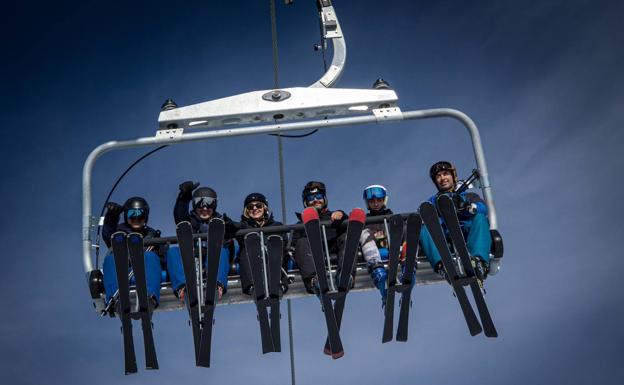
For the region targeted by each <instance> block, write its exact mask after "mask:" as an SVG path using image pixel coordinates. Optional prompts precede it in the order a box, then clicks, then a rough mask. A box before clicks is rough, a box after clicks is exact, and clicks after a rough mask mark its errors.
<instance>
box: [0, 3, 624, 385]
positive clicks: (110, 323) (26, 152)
mask: <svg viewBox="0 0 624 385" xmlns="http://www.w3.org/2000/svg"><path fill="white" fill-rule="evenodd" d="M212 3H216V4H212ZM212 3H209V2H197V1H191V2H184V3H180V4H173V3H169V2H155V1H137V2H132V3H131V4H129V3H127V2H121V1H114V2H106V3H102V2H96V1H82V2H66V3H62V4H60V3H45V4H38V3H35V2H33V3H24V2H22V3H12V4H10V5H8V7H7V8H6V11H5V23H3V24H4V25H3V27H2V28H3V32H4V33H3V35H4V36H5V40H4V49H3V52H4V58H5V60H3V64H2V66H3V71H2V82H1V83H0V84H2V91H3V92H2V93H1V96H0V98H1V99H0V101H1V102H2V106H3V107H4V114H3V116H4V117H5V118H4V122H5V123H4V125H3V128H2V132H3V136H4V140H3V141H2V142H1V143H0V147H1V151H0V161H1V162H2V164H3V166H4V167H3V171H2V184H1V185H0V194H1V196H2V202H4V214H5V215H3V216H2V217H0V225H1V226H2V227H1V228H2V230H3V232H2V233H3V237H2V239H3V250H4V253H3V255H2V257H1V258H2V267H3V272H4V279H3V280H2V281H1V282H0V292H1V293H2V295H0V305H1V306H2V309H3V310H4V311H3V317H1V319H0V331H1V333H0V358H1V359H0V362H1V363H0V371H1V372H2V377H3V378H5V381H6V382H7V383H12V384H35V383H41V382H45V383H49V384H57V383H58V384H83V383H85V382H87V381H89V382H91V383H93V384H109V383H118V382H122V381H123V383H127V384H133V383H147V382H149V383H150V384H161V383H162V384H169V383H172V382H173V381H176V382H179V383H188V382H193V381H203V382H205V381H209V382H211V383H247V382H254V383H269V382H270V383H288V382H289V380H290V374H289V367H288V353H287V351H285V352H284V353H282V354H270V355H265V356H262V355H261V354H260V341H259V333H258V331H257V326H256V321H255V311H254V308H253V307H252V306H251V305H241V306H228V307H222V308H219V309H218V310H217V316H216V318H217V320H216V325H215V338H214V341H213V351H214V352H215V353H214V355H213V367H212V368H210V369H207V370H206V369H199V368H195V367H194V365H193V362H192V359H193V358H192V341H191V333H190V328H189V327H188V326H187V321H186V314H185V313H184V312H174V313H163V312H160V313H157V314H156V315H155V317H154V323H155V338H156V348H157V351H158V354H159V359H160V363H161V369H160V370H159V371H155V372H145V371H140V373H139V374H137V375H133V376H128V377H124V375H123V360H122V345H121V336H120V333H119V321H118V320H115V319H104V318H100V317H99V316H98V315H97V314H95V312H93V310H92V308H91V302H90V298H89V294H88V291H87V288H86V285H85V282H84V273H83V269H82V263H81V242H80V234H81V233H80V227H81V172H82V164H83V162H84V160H85V158H86V156H87V155H88V154H89V152H90V151H91V150H92V149H93V148H94V147H96V146H97V145H99V144H101V143H103V142H106V141H109V140H119V139H133V138H138V137H144V136H152V135H154V133H155V131H156V129H157V122H156V119H157V115H158V111H159V107H160V105H161V103H162V102H163V101H164V100H165V99H166V98H168V97H172V98H174V99H175V100H176V101H177V102H178V104H179V105H187V104H192V103H197V102H201V101H205V100H211V99H215V98H220V97H225V96H230V95H235V94H238V93H242V92H247V91H252V90H259V89H268V88H271V87H272V79H273V77H272V62H271V40H270V25H269V13H268V2H266V1H253V2H252V1H244V2H212ZM277 3H278V32H279V48H280V69H281V71H280V79H281V84H282V85H283V86H306V85H308V84H311V83H313V82H314V81H316V80H317V79H318V78H319V77H320V76H321V75H322V72H323V71H322V62H321V57H320V54H318V53H315V52H314V51H313V50H312V44H313V43H315V42H317V39H318V26H317V20H316V15H315V7H314V2H312V1H303V0H298V1H296V2H295V4H294V5H293V6H291V7H285V6H283V4H281V2H279V1H278V2H277ZM335 7H336V12H337V13H338V16H339V17H340V21H341V24H342V27H343V30H344V33H345V36H346V41H347V51H348V53H347V66H346V70H345V73H344V76H343V78H342V79H341V81H340V82H339V84H338V86H339V87H353V88H368V87H370V85H371V84H372V82H373V81H374V80H375V79H376V78H378V77H383V78H385V79H387V80H388V81H389V82H390V84H391V85H392V86H393V87H394V89H395V90H396V92H397V94H398V95H399V105H400V106H401V108H402V109H403V110H416V109H423V108H434V107H452V108H457V109H459V110H462V111H464V112H466V113H467V114H469V115H470V116H471V117H472V118H473V119H474V120H475V122H476V123H477V125H478V126H479V128H480V130H481V135H482V140H483V144H484V147H485V151H486V158H487V161H488V165H489V171H490V178H491V182H492V185H493V187H494V197H495V200H496V204H497V209H498V215H499V222H500V229H501V232H502V234H503V236H504V238H505V247H506V256H505V260H504V264H503V269H502V271H501V272H500V274H498V275H497V276H494V277H492V278H491V279H490V280H488V282H487V288H488V295H487V301H488V304H489V305H490V309H491V312H492V315H493V318H494V321H495V323H496V325H497V327H498V329H499V333H500V338H498V339H496V340H491V339H485V338H483V337H476V338H471V337H470V336H469V335H468V333H467V331H466V327H465V325H464V323H463V320H462V318H461V313H460V311H459V309H458V307H457V305H456V301H455V299H454V298H453V297H452V296H451V294H450V289H449V288H448V287H446V286H444V285H435V286H430V287H423V286H418V287H417V288H416V289H415V291H414V294H413V297H414V306H413V310H412V316H411V321H410V341H409V342H408V343H406V344H399V343H391V344H384V345H382V344H381V343H380V339H381V330H382V313H381V309H380V306H379V300H378V296H377V294H375V293H373V292H367V293H361V294H353V295H352V296H350V298H349V301H348V304H347V310H346V315H345V320H344V325H345V327H344V329H343V331H342V333H341V334H342V336H343V341H344V344H345V347H346V349H347V355H346V356H345V357H344V358H342V359H340V360H337V361H332V360H330V359H327V357H326V356H324V355H323V354H322V352H321V348H322V341H323V340H324V321H323V317H322V313H321V312H320V311H319V306H318V302H317V301H316V300H315V299H313V298H306V299H301V300H296V301H293V310H294V333H295V334H294V336H295V345H296V351H295V356H296V370H297V383H299V384H315V383H319V382H324V383H329V384H334V383H335V384H340V383H365V384H368V383H371V384H378V383H389V382H392V383H396V384H412V383H416V382H419V383H426V384H445V383H450V382H455V381H457V380H458V379H464V380H465V381H466V382H468V383H482V384H500V383H506V384H516V383H518V384H520V383H522V384H524V383H536V384H551V383H569V384H584V383H588V382H590V381H591V382H594V383H601V384H616V383H619V379H620V378H621V377H622V375H624V371H623V369H622V366H621V362H622V359H623V358H624V356H623V353H622V349H621V346H622V344H623V343H624V333H623V332H622V329H621V325H622V322H623V321H624V301H623V300H622V296H621V295H620V292H621V290H622V289H621V287H620V285H619V282H618V281H619V277H620V275H621V273H620V272H621V271H622V268H624V262H623V260H622V258H621V251H620V247H618V246H619V241H620V239H621V228H620V223H619V219H620V218H619V216H620V215H621V213H622V212H624V203H623V202H624V201H623V200H622V198H621V194H620V191H621V189H622V182H621V181H620V178H619V175H618V174H619V172H620V170H622V169H623V167H624V157H623V156H622V154H621V146H622V143H623V142H624V130H623V129H622V125H623V123H624V114H623V113H622V101H623V100H624V91H622V90H623V89H624V75H622V71H621V68H623V67H624V52H623V51H622V49H621V41H620V40H621V36H623V35H624V27H622V24H621V21H620V18H621V17H620V15H621V14H622V11H624V9H623V6H622V4H620V3H617V2H607V1H598V2H597V1H592V2H590V1H577V0H575V1H548V2H543V1H524V2H513V1H475V2H455V1H438V2H422V1H418V2H417V1H392V2H388V3H387V4H383V5H380V4H379V2H375V1H358V2H357V3H356V2H354V1H344V0H343V1H335ZM7 38H8V39H7ZM284 150H285V159H286V186H287V187H286V192H287V211H288V220H289V222H293V221H294V214H293V213H294V211H295V210H300V208H301V203H300V200H299V199H300V190H301V187H302V186H303V184H304V183H305V182H307V181H308V180H310V179H320V180H323V181H325V182H326V184H327V186H328V188H329V195H330V197H329V198H330V207H332V208H342V209H345V210H348V209H350V208H351V207H354V206H359V205H361V203H362V202H361V198H360V197H361V189H362V188H363V187H364V186H366V185H369V184H373V183H380V184H384V185H385V186H387V187H388V188H389V190H390V206H391V207H392V208H393V209H394V210H395V211H400V212H407V211H410V210H414V209H415V208H416V207H417V206H418V204H419V203H420V202H421V201H422V200H424V199H425V198H426V197H427V196H428V195H430V194H431V193H432V192H433V185H432V184H431V182H430V180H429V179H428V175H427V170H428V167H429V165H430V164H431V163H433V162H435V161H437V160H440V159H448V160H451V161H453V162H455V163H456V164H457V165H458V167H459V171H460V174H462V175H466V174H467V173H468V172H469V171H470V170H471V169H472V168H473V166H474V161H473V159H472V154H471V151H470V147H469V140H468V136H467V134H466V132H465V130H464V129H463V128H462V127H461V126H459V125H458V124H457V123H456V122H453V121H450V120H432V121H419V122H410V123H403V124H388V125H380V126H363V127H351V128H344V129H340V130H328V131H321V132H319V133H318V134H316V135H313V136H311V137H309V138H307V139H305V140H289V141H287V142H286V143H285V149H284ZM143 152H144V150H128V151H124V152H115V153H109V154H106V155H105V156H104V157H102V158H101V160H100V161H99V162H98V163H97V165H96V168H95V170H94V201H95V206H94V211H98V210H99V207H97V206H98V205H100V204H101V203H100V202H101V201H102V200H103V199H104V197H105V196H106V193H107V192H108V190H109V188H110V186H111V184H112V183H113V182H114V180H115V179H116V177H117V176H118V175H119V174H120V173H121V172H122V171H123V170H124V169H125V167H126V166H127V165H128V164H129V163H130V162H131V161H133V160H134V159H135V158H136V157H138V156H139V155H140V154H142V153H143ZM187 179H193V180H198V181H200V182H202V183H203V184H207V185H210V186H213V187H214V188H215V189H216V190H217V191H218V192H219V194H220V196H221V200H220V207H219V208H220V210H221V211H225V212H227V213H228V214H230V215H231V216H233V217H238V216H239V215H240V211H241V208H242V201H243V199H244V197H245V195H247V194H248V193H249V192H252V191H261V192H264V193H265V194H266V195H267V196H268V198H269V200H270V202H272V203H273V206H274V208H275V209H276V211H278V207H279V205H278V201H279V184H278V172H277V156H276V142H275V139H274V138H271V137H247V138H238V139H223V140H219V141H216V142H214V143H210V142H206V143H196V144H185V145H180V146H176V147H172V148H168V149H165V150H162V151H161V152H159V153H158V154H157V155H155V156H154V157H153V158H150V159H149V160H146V161H145V162H143V163H142V164H141V165H139V166H137V167H136V169H135V170H133V171H132V173H131V175H129V176H128V177H127V179H125V180H124V182H123V183H122V185H120V187H119V189H118V190H117V191H116V193H115V195H114V196H113V199H114V200H116V201H118V202H123V201H124V200H125V198H127V197H128V196H130V195H137V194H139V195H144V196H145V197H146V198H147V199H148V200H149V202H150V204H151V206H152V216H151V224H152V225H154V226H155V227H157V228H160V229H162V230H163V231H164V232H165V233H167V234H172V233H173V228H174V227H173V221H172V218H171V208H172V206H173V202H174V199H175V196H176V191H177V185H178V184H179V183H180V182H182V181H184V180H187ZM278 214H279V213H278ZM283 312H284V313H285V305H284V306H283ZM282 327H283V330H285V328H286V322H285V317H284V319H283V323H282ZM135 330H137V331H138V327H136V328H135ZM138 334H139V333H137V335H138ZM283 337H284V338H285V337H286V334H283ZM137 346H140V344H138V345H137ZM137 357H138V360H139V362H142V352H141V349H140V348H139V353H138V355H137Z"/></svg>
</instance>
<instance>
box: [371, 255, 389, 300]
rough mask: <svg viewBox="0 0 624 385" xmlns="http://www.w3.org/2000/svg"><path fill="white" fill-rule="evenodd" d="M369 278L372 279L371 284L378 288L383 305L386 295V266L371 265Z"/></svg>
mask: <svg viewBox="0 0 624 385" xmlns="http://www.w3.org/2000/svg"><path fill="white" fill-rule="evenodd" d="M370 274H371V278H372V279H373V284H374V285H375V287H376V288H377V290H379V294H381V301H382V302H383V303H382V305H385V301H386V297H387V295H388V287H387V285H388V273H387V272H386V268H385V267H383V265H382V266H376V267H375V266H373V267H371V273H370Z"/></svg>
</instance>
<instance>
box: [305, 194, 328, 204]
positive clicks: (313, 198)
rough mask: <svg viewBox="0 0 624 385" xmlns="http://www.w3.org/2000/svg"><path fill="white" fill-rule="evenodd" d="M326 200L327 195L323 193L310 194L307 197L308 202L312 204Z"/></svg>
mask: <svg viewBox="0 0 624 385" xmlns="http://www.w3.org/2000/svg"><path fill="white" fill-rule="evenodd" d="M324 199H325V195H323V194H321V193H316V194H308V195H306V201H308V202H312V201H322V200H324Z"/></svg>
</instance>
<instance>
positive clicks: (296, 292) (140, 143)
mask: <svg viewBox="0 0 624 385" xmlns="http://www.w3.org/2000/svg"><path fill="white" fill-rule="evenodd" d="M289 3H292V1H285V4H289ZM317 8H318V11H319V13H318V16H319V21H320V25H321V31H322V36H321V37H322V38H321V49H324V48H325V46H326V44H327V42H328V41H329V42H331V43H332V45H333V58H332V61H331V63H330V65H329V66H328V68H327V70H326V72H325V73H324V75H323V76H322V77H321V78H320V79H319V80H317V81H316V82H314V83H313V84H311V85H309V86H308V87H290V88H276V89H267V90H258V91H252V92H247V93H242V94H239V95H234V96H229V97H225V98H221V99H216V100H210V101H205V102H202V103H198V104H193V105H189V106H178V105H177V104H176V103H175V102H174V101H173V100H167V101H166V102H165V103H164V104H163V106H162V109H161V112H160V115H159V117H158V130H157V131H156V132H155V134H154V135H153V136H149V137H142V138H137V139H133V140H124V141H110V142H106V143H103V144H101V145H99V146H97V147H96V148H95V149H93V150H92V151H91V153H90V154H89V156H88V157H87V159H86V161H85V163H84V166H83V176H82V192H83V194H82V259H83V266H84V270H85V273H86V275H87V281H88V285H89V289H90V293H91V297H92V299H93V304H94V307H95V310H96V311H98V312H102V311H103V310H104V309H105V308H106V304H105V300H104V296H103V290H102V289H101V279H102V274H101V266H98V265H97V263H95V262H94V261H95V258H94V255H95V253H96V251H97V248H98V247H99V245H97V244H96V243H95V242H94V239H95V238H96V237H95V234H96V231H97V227H98V225H100V224H101V223H102V218H99V217H96V216H94V215H93V211H92V205H93V202H92V183H93V181H92V172H93V168H94V165H95V163H96V162H97V160H98V159H99V158H100V157H101V156H102V155H104V154H105V153H107V152H112V151H120V150H125V149H132V148H143V147H146V148H151V147H154V146H165V145H178V144H182V143H190V142H198V141H209V140H214V139H218V138H234V137H240V136H247V135H265V134H277V135H284V134H287V133H293V132H298V131H305V130H320V129H336V128H342V127H350V126H359V125H365V124H389V123H395V124H398V123H402V122H408V121H413V120H421V119H433V118H452V119H455V120H457V121H459V123H461V124H462V125H463V126H464V127H465V128H466V129H467V130H468V134H469V135H470V139H471V143H472V149H473V153H474V157H475V163H476V168H475V171H474V173H473V175H472V176H471V177H470V178H468V183H469V184H470V183H477V186H478V187H479V188H480V189H481V192H482V196H483V199H484V201H485V203H486V205H487V207H488V211H489V214H488V219H489V224H490V232H491V235H492V239H493V247H492V254H491V260H490V261H491V262H490V274H491V275H493V274H496V273H497V272H498V270H499V269H500V261H501V258H502V256H503V247H502V238H501V236H500V233H499V232H498V220H497V213H496V207H495V205H494V198H493V194H492V185H491V183H490V179H489V174H488V169H487V164H486V160H485V156H484V152H483V146H482V143H481V137H480V134H479V130H478V128H477V126H476V124H475V123H474V122H473V121H472V119H471V118H470V117H469V116H468V115H466V114H465V113H463V112H461V111H458V110H455V109H451V108H436V109H426V110H405V111H404V110H402V109H401V108H400V107H399V103H398V102H399V98H398V96H397V94H396V92H395V91H394V90H393V89H391V87H390V86H389V84H388V83H387V82H385V81H383V80H382V79H378V80H377V81H375V83H374V86H373V87H372V88H369V89H366V88H365V89H350V88H334V85H335V84H336V83H337V81H338V80H339V78H340V76H341V74H342V72H343V70H344V66H345V62H346V44H345V38H344V35H343V31H342V28H341V26H340V22H339V20H338V17H337V15H336V12H335V10H334V7H333V5H332V3H331V1H329V0H317ZM407 214H408V213H406V214H404V216H405V217H406V216H407ZM384 220H387V218H383V217H377V218H369V219H368V220H367V223H379V222H383V221H384ZM297 226H298V225H290V226H282V227H280V228H267V229H263V233H264V235H265V236H266V235H269V234H271V233H272V232H273V233H275V232H278V233H279V232H282V233H286V232H290V231H293V230H296V229H298V228H297ZM245 231H246V232H249V230H242V231H241V232H239V233H237V235H243V233H244V232H245ZM256 231H257V230H256ZM202 236H204V237H205V234H204V235H202V234H199V235H197V237H202ZM156 243H170V244H175V243H177V239H176V237H175V236H173V237H163V238H158V239H152V240H146V244H156ZM329 268H330V271H335V266H332V265H331V263H330V265H329ZM287 273H288V277H289V278H290V279H291V282H292V283H291V285H290V287H289V290H288V292H287V293H285V294H284V296H283V299H291V298H298V297H305V296H309V295H310V294H307V293H306V291H305V289H304V287H303V283H302V282H301V279H300V277H299V275H298V274H297V272H296V271H295V270H291V271H288V272H287ZM416 276H417V279H416V282H417V284H419V285H423V284H433V283H441V282H443V280H442V278H440V276H439V275H438V274H436V273H434V272H433V271H432V269H431V267H430V266H429V263H428V262H427V260H426V259H425V258H424V257H422V256H419V257H418V259H417V268H416ZM131 289H132V288H131ZM353 290H354V291H368V290H375V289H374V286H373V284H372V281H371V278H370V277H369V275H368V273H367V272H366V268H365V264H363V263H360V264H359V265H358V267H357V276H356V280H355V287H354V288H353ZM132 293H134V290H131V294H132ZM137 302H138V301H136V300H133V306H137ZM252 302H253V301H252V299H251V298H250V297H249V296H248V295H245V294H243V293H242V292H241V290H240V280H239V277H238V276H237V275H236V274H232V275H230V277H229V282H228V293H227V294H226V295H225V296H224V297H223V299H222V300H221V301H220V302H219V305H228V304H241V303H252ZM183 308H184V304H183V303H182V302H180V300H178V299H177V298H176V297H175V296H174V295H173V292H172V290H171V287H170V283H167V282H166V283H163V285H162V288H161V300H160V306H159V307H158V309H157V310H158V311H160V310H177V309H183Z"/></svg>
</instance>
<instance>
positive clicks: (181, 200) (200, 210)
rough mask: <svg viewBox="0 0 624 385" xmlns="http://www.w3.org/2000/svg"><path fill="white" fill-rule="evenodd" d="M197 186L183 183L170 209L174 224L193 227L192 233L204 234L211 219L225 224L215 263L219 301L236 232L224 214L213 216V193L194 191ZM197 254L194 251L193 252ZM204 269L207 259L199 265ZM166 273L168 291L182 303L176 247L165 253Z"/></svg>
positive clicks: (182, 286) (205, 189)
mask: <svg viewBox="0 0 624 385" xmlns="http://www.w3.org/2000/svg"><path fill="white" fill-rule="evenodd" d="M198 186H199V183H198V182H193V181H186V182H183V183H181V184H180V186H179V189H180V193H179V194H178V197H177V199H176V203H175V206H174V209H173V217H174V220H175V223H176V224H178V223H180V222H183V221H188V222H190V223H191V226H192V227H193V232H194V233H207V232H208V223H209V222H210V220H211V219H212V218H221V219H223V221H224V222H225V239H224V241H223V248H222V249H221V256H220V259H219V270H218V273H217V290H218V295H219V300H221V297H222V296H223V294H225V293H226V292H227V283H228V280H227V277H228V272H229V270H230V256H232V257H233V253H232V252H231V249H232V247H231V246H232V245H231V243H232V242H233V240H232V236H233V234H234V233H235V232H236V231H237V230H238V229H239V225H238V224H237V223H236V222H233V221H232V220H231V219H230V218H228V217H227V215H225V214H220V213H219V212H217V192H216V191H215V190H213V189H212V188H210V187H198ZM191 202H192V207H193V209H192V210H191V211H189V203H191ZM202 251H203V252H202V255H203V256H204V258H206V257H207V255H206V249H205V244H204V247H203V248H202ZM196 252H197V250H196ZM203 266H204V269H205V268H206V266H207V258H206V259H204V262H203ZM167 269H168V271H169V277H170V278H171V287H172V289H173V291H174V293H175V294H176V296H177V297H178V298H179V299H180V300H181V301H184V297H185V288H186V278H185V276H184V267H183V265H182V256H181V255H180V249H179V248H178V247H170V248H169V251H168V252H167Z"/></svg>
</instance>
